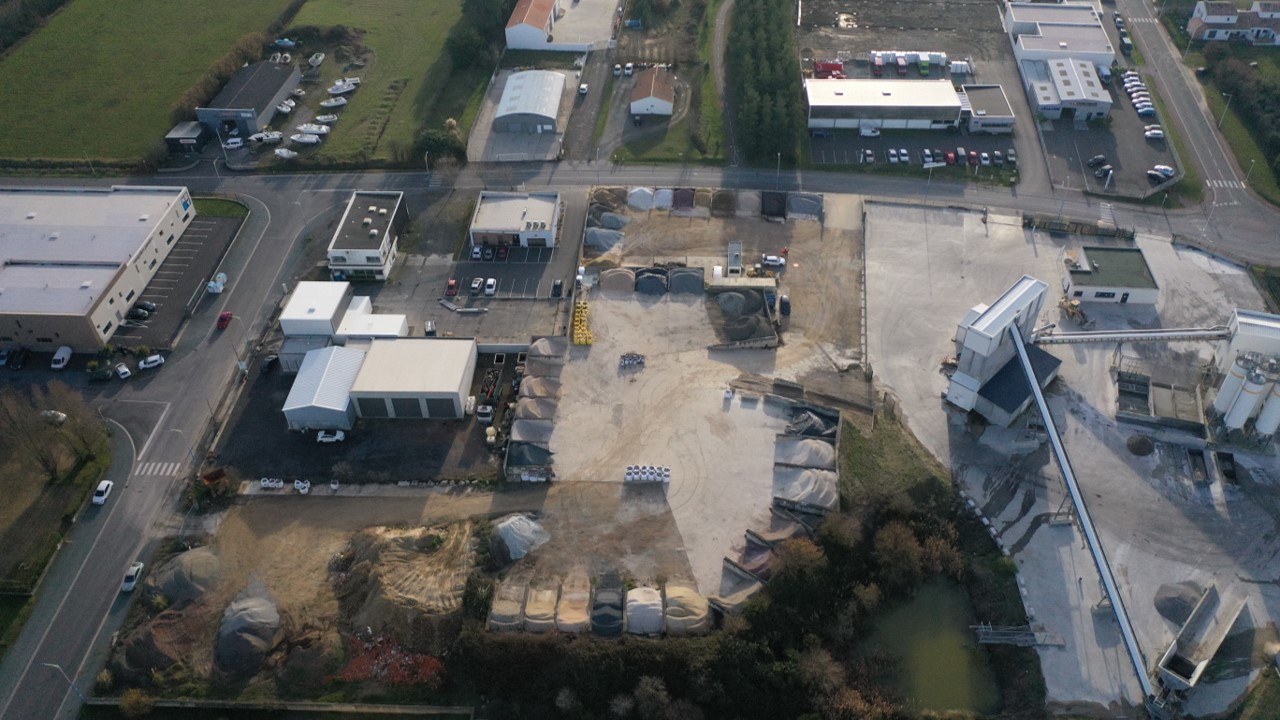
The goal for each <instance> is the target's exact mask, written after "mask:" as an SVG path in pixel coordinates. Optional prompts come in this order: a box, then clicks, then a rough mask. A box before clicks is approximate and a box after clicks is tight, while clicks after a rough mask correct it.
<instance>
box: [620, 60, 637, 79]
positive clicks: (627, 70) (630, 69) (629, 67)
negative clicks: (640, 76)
mask: <svg viewBox="0 0 1280 720" xmlns="http://www.w3.org/2000/svg"><path fill="white" fill-rule="evenodd" d="M635 71H636V64H635V63H627V64H626V66H625V67H623V68H622V74H623V75H626V76H627V77H631V75H632V73H634V72H635Z"/></svg>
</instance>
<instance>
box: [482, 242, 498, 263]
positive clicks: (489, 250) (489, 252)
mask: <svg viewBox="0 0 1280 720" xmlns="http://www.w3.org/2000/svg"><path fill="white" fill-rule="evenodd" d="M494 257H495V253H494V251H493V246H492V245H485V246H484V259H485V262H489V261H490V260H493V258H494Z"/></svg>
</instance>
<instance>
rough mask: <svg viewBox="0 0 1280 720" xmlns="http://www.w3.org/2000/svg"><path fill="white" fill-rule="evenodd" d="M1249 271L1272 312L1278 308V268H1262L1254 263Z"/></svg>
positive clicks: (1279, 283) (1279, 270)
mask: <svg viewBox="0 0 1280 720" xmlns="http://www.w3.org/2000/svg"><path fill="white" fill-rule="evenodd" d="M1249 271H1250V272H1251V273H1252V274H1253V280H1254V282H1255V283H1256V284H1257V285H1258V287H1259V288H1261V289H1262V293H1263V296H1264V297H1265V298H1266V299H1267V304H1269V305H1270V306H1271V310H1272V312H1275V311H1277V310H1280V268H1264V267H1260V266H1257V265H1255V266H1253V267H1251V268H1249Z"/></svg>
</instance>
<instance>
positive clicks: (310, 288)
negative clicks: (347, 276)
mask: <svg viewBox="0 0 1280 720" xmlns="http://www.w3.org/2000/svg"><path fill="white" fill-rule="evenodd" d="M350 286H351V283H348V282H328V281H324V282H316V281H311V280H304V281H302V282H300V283H298V286H297V287H295V288H294V289H293V294H292V295H290V296H289V302H288V303H287V304H285V306H284V311H283V312H281V313H280V323H281V324H282V325H284V324H288V323H289V322H290V321H292V320H315V319H316V318H326V319H328V318H332V317H334V316H336V315H337V314H338V313H339V312H340V311H341V310H342V302H343V298H344V297H346V293H347V289H348V288H349V287H350Z"/></svg>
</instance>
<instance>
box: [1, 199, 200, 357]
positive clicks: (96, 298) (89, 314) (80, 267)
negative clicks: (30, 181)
mask: <svg viewBox="0 0 1280 720" xmlns="http://www.w3.org/2000/svg"><path fill="white" fill-rule="evenodd" d="M195 215H196V211H195V208H194V207H193V205H192V202H191V195H190V194H189V193H188V192H187V189H186V188H182V187H147V186H120V185H117V186H113V187H111V188H102V189H73V190H72V189H69V190H56V189H33V190H19V189H7V190H0V256H3V258H4V263H3V265H0V348H12V347H15V346H19V345H20V346H23V347H26V348H29V349H32V350H35V351H52V350H54V349H55V348H58V347H61V346H68V347H70V348H72V349H73V350H75V351H77V352H96V351H97V350H98V349H99V348H101V347H102V346H103V345H105V344H106V343H107V342H108V341H109V340H110V339H111V337H112V335H113V334H114V333H115V332H116V331H117V330H118V329H119V328H120V327H121V325H122V324H124V323H126V322H128V319H127V317H126V316H127V315H128V314H129V312H130V310H131V308H132V306H133V303H134V301H135V300H136V299H137V298H138V296H139V295H140V294H141V293H142V292H143V290H145V289H146V287H147V284H148V283H150V282H151V279H152V278H153V277H154V276H155V273H156V271H157V269H158V268H159V266H160V265H161V264H162V263H163V262H164V261H165V258H167V257H168V256H169V251H170V250H171V249H172V247H173V244H174V242H175V241H176V240H178V239H179V238H180V237H182V234H183V232H184V231H185V230H186V229H187V227H188V226H189V225H190V224H191V221H192V220H193V219H194V218H195Z"/></svg>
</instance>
